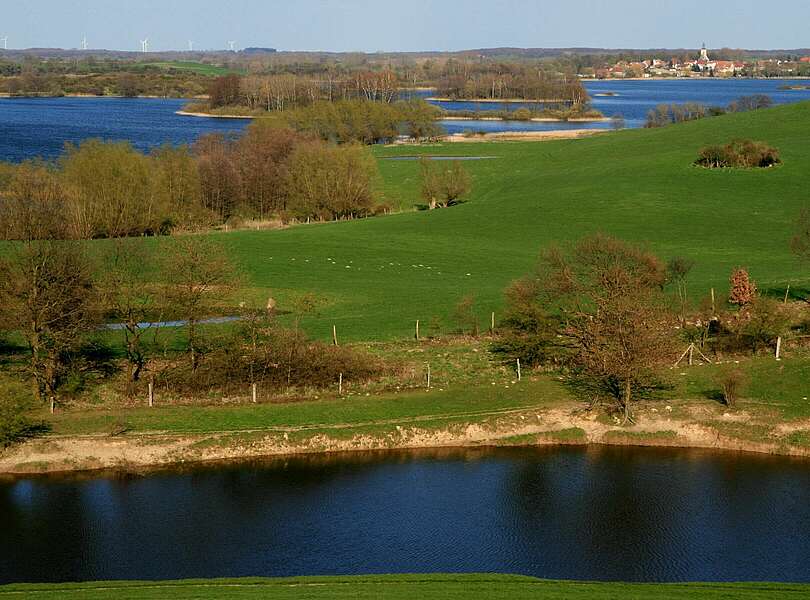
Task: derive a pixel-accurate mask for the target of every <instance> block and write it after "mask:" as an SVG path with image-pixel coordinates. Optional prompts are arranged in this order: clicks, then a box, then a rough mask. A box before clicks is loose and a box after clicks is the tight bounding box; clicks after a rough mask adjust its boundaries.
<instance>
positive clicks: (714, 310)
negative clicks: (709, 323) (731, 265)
mask: <svg viewBox="0 0 810 600" xmlns="http://www.w3.org/2000/svg"><path fill="white" fill-rule="evenodd" d="M716 313H717V309H716V308H715V304H714V288H712V316H714V315H715V314H716Z"/></svg>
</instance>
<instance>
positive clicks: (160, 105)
mask: <svg viewBox="0 0 810 600" xmlns="http://www.w3.org/2000/svg"><path fill="white" fill-rule="evenodd" d="M187 102H188V101H187V100H178V99H154V98H0V160H3V161H13V162H19V161H22V160H25V159H28V158H34V157H37V156H39V157H44V158H52V157H55V156H58V155H59V154H60V153H61V152H62V150H63V148H64V146H65V143H66V142H71V143H74V144H78V143H79V142H81V141H82V140H85V139H87V138H102V139H105V140H127V141H130V142H132V144H133V145H134V146H135V147H136V148H138V149H139V150H143V151H148V150H150V149H152V148H155V147H156V146H160V145H161V144H175V145H177V144H190V143H193V142H194V140H196V139H197V138H198V137H199V136H201V135H203V134H205V133H215V132H223V133H228V132H239V131H242V129H244V127H245V126H246V125H247V121H246V120H244V119H201V118H195V117H182V116H179V115H176V114H174V113H175V111H177V110H180V108H182V107H183V105H184V104H186V103H187Z"/></svg>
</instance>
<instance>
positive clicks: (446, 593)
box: [0, 575, 810, 600]
mask: <svg viewBox="0 0 810 600" xmlns="http://www.w3.org/2000/svg"><path fill="white" fill-rule="evenodd" d="M807 594H810V586H804V585H798V584H769V583H739V584H735V583H731V584H721V583H682V584H626V583H592V582H565V581H545V580H540V579H534V578H531V577H520V576H511V575H378V576H357V577H300V578H293V579H212V580H188V581H173V582H172V581H169V582H98V583H82V584H52V585H44V584H40V585H10V586H0V597H3V596H7V597H10V598H13V597H31V598H49V599H56V600H60V599H63V598H64V599H79V600H96V599H106V598H110V597H115V598H117V599H121V600H151V599H158V598H160V599H163V598H172V599H177V600H185V599H192V598H193V599H204V598H212V599H213V598H216V599H217V600H229V599H243V598H246V599H247V598H269V599H275V598H279V599H286V598H291V599H292V598H295V599H298V600H301V599H303V600H307V599H320V598H331V599H341V598H346V599H349V598H351V599H361V598H362V599H365V598H369V599H371V598H374V599H380V600H399V599H403V600H404V599H408V600H410V599H411V598H424V599H427V600H432V599H436V600H439V599H442V600H444V599H456V598H458V599H462V598H463V599H468V598H482V599H484V598H486V599H495V600H499V599H503V600H506V599H514V600H521V599H523V598H526V599H543V600H563V599H570V598H583V599H585V598H588V599H591V598H595V599H597V600H600V599H605V600H607V599H615V600H619V599H622V600H624V599H629V600H637V599H638V600H640V599H642V598H643V599H651V600H681V599H685V598H690V599H691V598H696V599H697V598H700V599H709V600H711V599H714V598H718V599H719V598H731V597H733V598H740V599H743V600H745V599H748V598H750V599H755V598H756V599H763V598H764V599H769V598H800V597H807Z"/></svg>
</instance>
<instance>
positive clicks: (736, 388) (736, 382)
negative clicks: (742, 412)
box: [716, 367, 748, 407]
mask: <svg viewBox="0 0 810 600" xmlns="http://www.w3.org/2000/svg"><path fill="white" fill-rule="evenodd" d="M716 381H717V385H719V387H720V390H721V393H722V394H723V402H725V404H726V406H729V407H731V406H734V404H735V403H736V402H737V400H738V399H739V397H740V395H741V394H742V393H743V390H744V389H745V387H746V385H747V384H748V375H746V374H745V372H744V371H743V370H742V369H740V368H739V367H730V368H725V369H721V370H720V372H719V373H718V374H717V380H716Z"/></svg>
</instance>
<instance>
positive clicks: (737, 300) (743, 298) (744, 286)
mask: <svg viewBox="0 0 810 600" xmlns="http://www.w3.org/2000/svg"><path fill="white" fill-rule="evenodd" d="M729 282H730V283H731V291H730V292H729V295H728V301H729V302H731V303H732V304H737V305H739V306H746V305H748V304H751V303H752V302H753V301H754V298H756V295H757V284H756V283H755V282H753V281H752V280H751V278H750V277H749V276H748V271H746V270H745V269H743V268H739V269H736V270H735V271H734V272H733V273H732V274H731V279H730V280H729Z"/></svg>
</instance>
